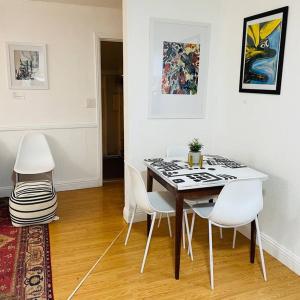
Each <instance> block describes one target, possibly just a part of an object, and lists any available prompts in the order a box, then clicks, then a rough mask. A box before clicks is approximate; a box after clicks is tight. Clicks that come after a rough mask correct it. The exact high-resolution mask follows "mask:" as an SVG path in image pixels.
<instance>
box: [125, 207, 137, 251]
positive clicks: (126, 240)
mask: <svg viewBox="0 0 300 300" xmlns="http://www.w3.org/2000/svg"><path fill="white" fill-rule="evenodd" d="M135 212H136V205H135V207H134V209H133V212H132V216H131V219H130V223H129V227H128V231H127V235H126V239H125V246H126V245H127V242H128V239H129V236H130V232H131V227H132V222H133V219H134V215H135Z"/></svg>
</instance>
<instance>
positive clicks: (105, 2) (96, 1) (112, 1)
mask: <svg viewBox="0 0 300 300" xmlns="http://www.w3.org/2000/svg"><path fill="white" fill-rule="evenodd" d="M32 1H43V2H57V3H63V4H77V5H87V6H99V7H109V8H121V7H122V0H32Z"/></svg>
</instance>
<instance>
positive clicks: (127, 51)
mask: <svg viewBox="0 0 300 300" xmlns="http://www.w3.org/2000/svg"><path fill="white" fill-rule="evenodd" d="M188 2H189V3H188V5H186V2H185V1H173V0H164V1H160V0H143V1H140V0H128V1H123V28H124V62H125V64H124V72H125V75H126V76H125V82H124V85H125V99H124V101H125V103H124V109H125V156H126V159H127V160H128V161H129V162H131V163H132V164H134V165H135V166H136V167H138V168H139V169H140V170H144V169H145V168H144V166H143V159H144V158H145V157H155V156H161V155H164V154H165V151H166V147H167V146H168V145H171V144H184V145H185V144H187V143H188V142H189V141H190V140H191V139H192V138H193V137H199V138H200V139H201V142H203V143H204V145H205V146H206V150H207V151H208V150H209V149H210V147H211V135H210V132H211V127H212V122H211V121H212V118H211V116H212V114H213V110H214V103H215V101H216V98H217V95H218V91H217V89H216V82H215V80H214V77H215V74H216V73H217V72H218V71H217V64H216V57H215V56H216V50H217V45H218V31H219V27H218V24H219V20H218V18H219V9H220V7H219V3H220V2H219V1H206V0H190V1H188ZM150 18H163V19H166V18H168V19H174V20H182V21H187V22H191V21H192V22H193V21H195V22H202V23H210V24H211V26H212V27H211V31H212V35H211V45H210V62H209V75H208V76H209V79H208V82H209V84H208V91H207V99H209V100H208V103H207V104H208V105H207V107H206V118H205V119H173V120H172V119H168V120H166V119H165V120H164V119H148V117H147V110H148V99H149V98H148V97H149V93H148V91H149V88H148V83H149V81H150V80H149V24H150V21H149V20H150ZM127 184H128V182H127V180H126V187H127V188H126V203H125V209H124V217H125V219H128V208H129V198H130V196H129V195H128V191H129V190H130V188H129V187H128V186H127Z"/></svg>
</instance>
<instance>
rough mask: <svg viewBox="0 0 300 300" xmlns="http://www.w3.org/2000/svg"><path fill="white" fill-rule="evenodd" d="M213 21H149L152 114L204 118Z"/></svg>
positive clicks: (149, 112)
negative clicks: (209, 22)
mask: <svg viewBox="0 0 300 300" xmlns="http://www.w3.org/2000/svg"><path fill="white" fill-rule="evenodd" d="M209 42H210V25H209V24H205V23H193V22H183V21H176V20H166V19H151V21H150V63H149V66H150V81H149V89H150V91H149V108H148V117H149V118H160V119H172V118H174V119H188V118H204V113H205V102H206V89H207V80H208V61H209Z"/></svg>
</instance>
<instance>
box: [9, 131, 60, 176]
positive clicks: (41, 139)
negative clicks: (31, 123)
mask: <svg viewBox="0 0 300 300" xmlns="http://www.w3.org/2000/svg"><path fill="white" fill-rule="evenodd" d="M54 167H55V163H54V160H53V157H52V154H51V151H50V148H49V145H48V142H47V140H46V137H45V136H44V135H43V134H41V133H28V134H26V135H24V136H23V137H22V139H21V141H20V144H19V149H18V153H17V158H16V163H15V166H14V171H15V172H16V173H19V174H39V173H46V172H50V171H52V170H53V169H54Z"/></svg>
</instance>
